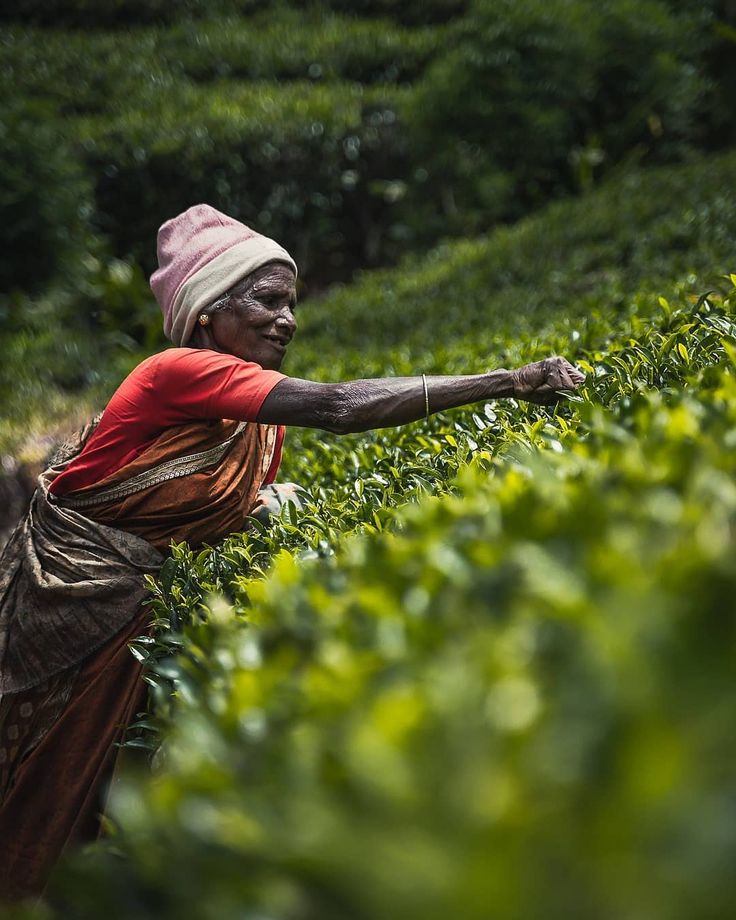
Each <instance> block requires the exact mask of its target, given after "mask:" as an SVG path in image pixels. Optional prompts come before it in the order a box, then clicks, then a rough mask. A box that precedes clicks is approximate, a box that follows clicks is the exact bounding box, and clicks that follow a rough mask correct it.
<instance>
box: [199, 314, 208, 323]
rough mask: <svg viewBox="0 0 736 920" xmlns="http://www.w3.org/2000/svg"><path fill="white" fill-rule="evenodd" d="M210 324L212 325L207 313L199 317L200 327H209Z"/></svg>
mask: <svg viewBox="0 0 736 920" xmlns="http://www.w3.org/2000/svg"><path fill="white" fill-rule="evenodd" d="M209 324H210V318H209V316H207V314H206V313H203V314H202V315H201V316H200V317H199V325H200V326H209Z"/></svg>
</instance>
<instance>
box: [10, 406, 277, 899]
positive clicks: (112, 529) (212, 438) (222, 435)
mask: <svg viewBox="0 0 736 920" xmlns="http://www.w3.org/2000/svg"><path fill="white" fill-rule="evenodd" d="M93 430H94V424H92V425H90V426H88V427H87V429H85V430H84V431H83V432H81V433H80V435H79V436H78V437H77V438H76V440H75V441H74V442H72V443H70V444H69V445H67V446H66V447H65V448H63V449H62V452H61V453H60V454H59V455H57V457H56V458H55V461H54V462H53V463H52V465H51V466H50V467H49V469H47V470H46V471H45V472H44V473H42V474H41V476H40V477H39V482H38V488H37V491H36V493H35V495H34V496H33V499H32V501H31V506H30V509H29V512H28V514H27V515H26V517H25V519H24V520H23V521H21V523H20V524H19V525H18V528H17V529H16V531H15V533H14V534H13V536H12V537H11V539H10V541H9V543H8V545H7V546H6V548H5V551H4V552H3V554H2V557H0V900H2V899H9V900H14V899H18V898H21V897H25V896H29V895H34V894H38V893H40V892H41V891H42V890H43V888H44V886H45V884H46V882H47V879H48V876H49V873H50V871H51V869H52V868H53V866H54V864H55V863H56V861H57V860H58V858H59V856H60V855H61V853H62V852H63V851H64V850H65V849H67V848H68V847H70V846H72V845H78V844H80V843H83V842H85V841H89V840H93V839H95V837H97V835H98V834H99V830H100V812H101V811H102V810H103V809H104V799H105V796H106V794H107V790H108V788H109V784H110V782H111V780H112V777H113V772H114V768H115V761H116V755H117V751H118V749H117V748H116V747H115V746H114V745H115V743H116V742H119V741H120V740H122V738H123V735H124V733H125V729H126V727H127V725H128V724H129V722H130V721H131V719H132V718H133V717H134V716H135V714H136V712H137V711H139V710H140V709H141V708H143V707H144V706H145V699H146V694H145V684H144V683H143V682H142V681H141V680H140V673H141V667H140V665H139V663H138V662H137V661H136V659H135V658H134V657H133V655H132V654H131V653H130V650H129V648H128V642H129V641H130V640H132V639H133V638H134V637H136V636H139V635H142V634H146V633H148V634H150V623H149V619H150V618H149V616H148V614H147V612H146V610H145V608H143V607H142V606H141V602H142V600H143V599H144V597H145V588H144V584H143V582H144V578H143V576H144V575H146V574H155V573H156V572H157V571H158V569H159V567H160V565H161V562H162V561H163V558H164V557H163V555H162V554H163V553H164V552H165V551H166V549H167V548H168V545H169V543H170V541H171V540H174V541H181V540H187V541H188V542H190V543H191V544H192V545H194V546H197V545H201V544H202V543H205V542H207V543H216V542H219V541H220V540H221V539H223V538H224V537H225V536H227V534H228V533H230V532H233V531H236V530H242V529H244V527H245V526H246V523H247V521H246V518H247V516H248V514H249V513H250V512H251V511H252V510H253V509H254V508H258V507H259V506H260V504H261V501H260V500H259V497H258V492H259V489H260V486H261V484H262V482H263V479H264V478H265V476H266V474H267V472H268V469H269V467H270V464H271V460H272V457H273V451H274V446H275V440H276V428H275V427H274V426H267V425H259V424H257V423H253V422H247V423H246V422H232V421H218V422H209V423H194V424H188V425H182V426H180V427H177V428H174V429H168V430H166V431H164V432H163V433H162V434H161V435H160V437H159V438H157V439H156V440H155V441H154V442H153V443H152V444H150V445H149V446H148V447H147V448H145V449H144V451H143V452H142V453H141V454H139V456H138V457H136V458H135V459H134V460H133V461H132V462H130V463H128V464H126V466H125V467H124V468H123V469H121V470H119V471H117V472H116V473H114V474H112V475H110V476H108V477H106V478H105V479H104V480H103V481H101V482H100V483H98V484H96V485H95V487H94V488H92V489H86V490H79V491H77V492H75V493H73V494H71V495H69V496H65V497H55V496H53V495H51V494H50V493H49V489H48V487H49V485H50V484H51V482H52V481H53V479H54V478H55V477H56V476H57V475H59V474H60V472H61V471H63V470H64V469H65V468H66V466H67V464H68V463H69V462H70V460H71V459H73V457H75V456H76V455H77V454H78V452H79V451H81V449H82V447H83V446H84V443H86V439H87V438H88V437H89V435H90V434H91V432H92V431H93Z"/></svg>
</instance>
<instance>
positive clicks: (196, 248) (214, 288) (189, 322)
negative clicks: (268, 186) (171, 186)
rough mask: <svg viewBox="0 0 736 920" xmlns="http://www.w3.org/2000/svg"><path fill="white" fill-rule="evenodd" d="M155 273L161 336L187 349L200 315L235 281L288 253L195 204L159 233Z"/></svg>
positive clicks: (284, 258) (286, 259)
mask: <svg viewBox="0 0 736 920" xmlns="http://www.w3.org/2000/svg"><path fill="white" fill-rule="evenodd" d="M157 251H158V268H157V269H156V271H155V272H154V273H153V274H152V275H151V288H152V289H153V293H154V295H155V297H156V300H157V301H158V303H159V306H160V307H161V311H162V312H163V314H164V333H165V335H166V337H167V338H169V339H171V341H172V342H173V343H174V344H175V345H186V343H187V342H188V341H189V337H190V336H191V334H192V330H193V329H194V324H195V323H196V321H197V316H198V314H199V313H200V312H201V311H202V310H203V309H204V308H205V307H207V306H208V305H209V304H211V303H212V302H213V301H215V300H217V298H218V297H221V296H222V295H223V294H224V293H225V292H226V291H228V290H229V289H230V288H231V287H232V286H233V285H234V284H235V283H236V282H238V281H240V280H241V279H243V278H244V277H245V276H246V275H249V274H250V273H251V272H252V271H254V270H255V269H256V268H260V266H261V265H265V264H266V262H273V261H276V262H285V263H286V264H287V265H289V266H291V268H292V269H293V270H294V273H295V274H296V264H295V263H294V260H293V259H292V258H291V256H290V255H289V253H288V252H287V251H286V250H285V249H283V248H282V247H281V246H279V244H278V243H276V242H275V241H274V240H271V239H269V238H268V237H267V236H261V234H260V233H256V231H255V230H251V228H250V227H246V226H245V224H241V223H240V221H238V220H234V219H233V218H232V217H228V216H227V214H223V213H222V212H220V211H218V210H216V209H215V208H212V207H210V206H209V205H208V204H195V205H193V206H192V207H191V208H189V209H188V210H186V211H184V212H183V213H182V214H179V215H178V216H177V217H173V218H172V219H171V220H167V221H166V223H165V224H162V225H161V227H160V229H159V231H158V245H157Z"/></svg>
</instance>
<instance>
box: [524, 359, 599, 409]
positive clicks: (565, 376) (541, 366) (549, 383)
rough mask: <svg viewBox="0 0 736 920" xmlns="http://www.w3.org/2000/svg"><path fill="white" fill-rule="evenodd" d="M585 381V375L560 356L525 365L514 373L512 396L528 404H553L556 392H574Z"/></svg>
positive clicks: (557, 394) (556, 397) (556, 396)
mask: <svg viewBox="0 0 736 920" xmlns="http://www.w3.org/2000/svg"><path fill="white" fill-rule="evenodd" d="M584 381H585V374H583V373H582V371H579V370H578V369H577V368H576V367H575V366H574V365H572V364H571V363H570V362H569V361H568V360H567V358H563V357H562V355H555V356H554V357H552V358H544V359H543V360H542V361H534V362H532V363H531V364H525V365H524V366H523V367H520V368H519V369H518V370H517V371H515V372H514V395H515V396H519V397H520V398H521V399H526V400H528V401H529V402H535V403H539V404H541V405H544V404H545V403H550V402H555V401H556V400H557V399H559V398H560V396H559V393H558V391H560V390H562V391H565V390H575V389H577V388H578V387H579V386H580V385H581V384H582V383H583V382H584Z"/></svg>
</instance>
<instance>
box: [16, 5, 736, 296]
mask: <svg viewBox="0 0 736 920" xmlns="http://www.w3.org/2000/svg"><path fill="white" fill-rule="evenodd" d="M729 2H730V0H708V2H704V3H700V4H699V3H695V2H694V0H681V2H675V0H671V2H669V3H665V2H664V0H642V2H641V3H636V4H634V3H633V0H606V2H605V3H604V4H601V5H599V7H597V8H596V14H595V15H594V16H591V15H590V7H589V4H586V3H585V2H583V0H552V3H551V5H550V4H548V3H546V2H542V0H519V2H514V3H512V2H510V0H509V2H506V0H504V2H499V3H495V2H493V3H491V2H486V0H473V2H468V3H458V2H455V0H437V2H436V3H433V4H429V5H427V4H421V5H419V4H405V5H401V7H400V8H399V7H397V6H396V5H395V4H390V3H386V2H382V0H370V2H368V0H367V2H365V3H362V4H359V5H358V6H356V5H355V4H352V3H351V4H347V3H340V2H334V3H314V4H310V5H307V6H306V7H302V6H301V5H296V4H280V3H270V4H265V5H254V4H248V3H234V4H232V3H231V4H228V3H216V4H215V5H214V6H212V7H211V8H208V10H207V12H206V15H202V16H200V15H199V14H200V13H203V12H204V10H203V9H200V8H199V6H198V5H197V3H195V2H193V0H192V2H191V3H188V4H179V5H178V6H177V5H176V4H174V5H171V7H170V9H168V6H167V9H168V12H169V13H170V18H166V19H165V21H159V20H158V18H157V14H156V15H154V12H155V9H156V5H155V4H154V5H152V6H151V8H150V12H151V16H152V20H151V22H150V23H149V22H148V20H145V17H144V18H143V19H144V20H145V21H143V20H141V19H139V18H136V16H134V15H132V14H131V16H130V17H129V20H130V21H128V19H126V17H127V16H128V12H129V11H130V9H132V7H131V6H130V4H126V3H121V4H117V3H113V4H109V5H105V4H102V5H100V7H99V10H100V15H103V12H104V10H107V11H108V12H110V13H111V14H115V15H117V13H119V14H120V16H121V17H122V19H121V22H122V23H123V24H125V25H126V27H125V28H120V29H111V28H107V30H105V29H100V26H104V25H109V23H107V22H106V21H104V19H103V20H100V21H97V20H95V18H94V15H93V13H92V12H91V11H89V10H88V9H87V8H86V7H85V6H84V4H82V5H80V6H79V7H78V8H79V10H80V16H81V13H82V12H83V13H84V16H81V18H80V19H79V20H77V19H74V18H73V17H72V18H67V17H65V16H64V15H63V14H62V13H61V12H60V11H59V14H58V15H57V16H56V17H55V18H54V19H53V27H52V22H51V20H49V22H48V23H45V24H44V25H43V27H33V26H29V25H27V23H28V22H29V21H30V22H33V21H34V17H33V16H26V15H24V13H23V11H22V9H19V10H18V11H17V15H16V17H15V22H14V23H13V24H11V25H10V26H8V27H7V28H6V29H4V30H3V33H2V36H1V37H0V69H1V72H2V75H3V77H4V78H5V80H6V81H7V82H8V83H9V84H12V85H13V86H14V87H15V88H16V92H17V94H18V95H19V96H20V97H22V98H26V99H30V100H36V101H37V100H44V101H47V102H49V103H50V104H51V105H53V106H54V109H55V111H56V113H57V115H58V118H57V119H54V120H53V121H50V124H51V125H53V130H56V131H57V132H58V133H59V135H60V136H63V137H64V138H65V139H66V140H67V141H68V143H69V144H70V145H71V146H72V148H73V150H74V151H75V155H76V157H77V158H78V159H79V160H80V162H82V163H84V165H85V167H86V169H87V171H88V172H89V174H90V176H91V178H92V180H93V182H94V188H95V215H94V224H95V228H96V229H97V231H98V232H99V233H100V234H102V235H103V236H105V237H106V238H108V239H109V240H110V242H111V245H112V253H113V255H114V256H115V257H116V258H119V259H124V260H131V259H132V260H133V261H135V262H136V263H137V264H139V265H140V266H141V269H142V270H143V272H144V273H145V274H149V273H150V272H151V270H152V269H153V267H154V264H153V259H154V252H155V233H156V230H157V228H158V226H159V224H160V223H161V222H162V221H163V220H165V219H167V218H169V217H171V216H172V215H173V214H174V213H176V212H178V211H179V210H181V209H183V208H185V207H186V206H188V205H190V204H192V203H194V202H195V201H198V200H205V201H209V202H211V203H212V204H214V205H215V206H217V207H219V208H221V209H223V210H225V211H228V212H230V213H232V214H234V215H235V216H237V217H241V218H243V219H244V220H245V221H246V222H250V223H253V224H254V225H255V226H257V227H258V228H259V229H260V230H262V231H263V232H265V233H267V234H269V235H272V236H275V237H277V238H278V239H279V240H280V241H281V242H282V243H284V244H285V245H287V246H288V247H289V248H290V249H291V250H292V251H293V252H294V254H295V256H296V258H297V261H298V262H299V264H300V269H301V277H302V280H303V281H304V283H305V285H306V287H305V291H304V292H307V293H308V292H314V291H316V290H319V289H321V288H324V287H325V286H326V285H327V284H328V283H330V282H332V281H334V280H347V279H349V278H350V277H351V276H352V274H353V272H354V271H355V270H356V269H357V268H361V267H362V268H365V267H370V266H376V265H381V264H391V263H394V262H395V261H396V260H397V259H398V258H399V257H400V256H401V255H402V254H404V253H406V252H410V251H415V250H416V249H417V247H419V246H422V247H425V246H427V245H430V244H434V243H435V242H436V241H437V240H438V239H440V238H442V237H444V236H448V235H455V234H458V235H467V234H468V233H475V232H478V231H480V230H483V229H487V228H489V227H491V226H493V225H494V223H496V222H497V221H499V220H508V219H511V218H515V217H518V216H520V215H521V214H524V213H527V212H528V211H529V210H530V209H532V208H534V207H537V206H538V205H539V204H540V203H542V202H543V201H545V200H547V198H549V197H550V196H555V195H561V194H565V193H569V192H570V191H586V190H588V189H590V188H591V187H592V186H593V185H595V184H597V183H598V181H599V180H600V178H601V177H602V176H603V175H604V174H605V173H606V172H609V171H611V170H615V169H618V170H622V171H623V170H626V169H630V168H632V167H633V166H634V165H636V164H638V163H640V162H658V161H663V160H668V161H669V160H680V159H683V158H685V159H686V158H688V157H689V156H690V155H691V153H692V151H693V150H694V149H697V148H698V147H707V148H717V147H719V146H724V145H725V144H727V143H729V141H730V140H732V139H733V130H734V125H735V124H736V121H735V120H734V119H733V105H732V95H733V93H731V92H730V91H729V88H730V87H731V88H732V84H733V79H734V70H733V65H731V64H730V63H729V60H731V59H733V55H732V54H730V52H731V51H732V50H733V42H732V33H733V27H732V25H729V23H730V22H731V20H730V19H729V16H730V15H731V14H730V12H729V10H730V7H729V6H728V3H729ZM68 8H69V9H72V8H77V5H75V4H74V3H72V2H69V3H68ZM60 10H61V8H60ZM422 10H424V14H422ZM115 11H117V13H116V12H115ZM167 15H168V14H167ZM85 17H87V18H85ZM113 18H114V16H113ZM82 22H84V24H85V25H86V26H89V27H90V28H82ZM95 25H96V26H97V28H94V29H93V28H91V27H92V26H95ZM729 29H730V30H731V31H729ZM729 54H730V58H729ZM140 202H145V204H146V206H145V207H144V208H142V207H140ZM304 292H303V293H304Z"/></svg>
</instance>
